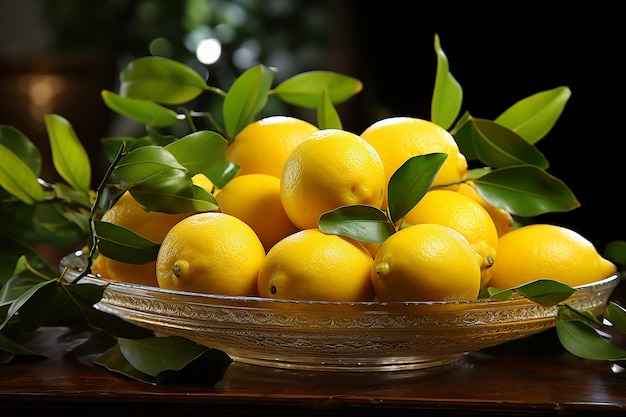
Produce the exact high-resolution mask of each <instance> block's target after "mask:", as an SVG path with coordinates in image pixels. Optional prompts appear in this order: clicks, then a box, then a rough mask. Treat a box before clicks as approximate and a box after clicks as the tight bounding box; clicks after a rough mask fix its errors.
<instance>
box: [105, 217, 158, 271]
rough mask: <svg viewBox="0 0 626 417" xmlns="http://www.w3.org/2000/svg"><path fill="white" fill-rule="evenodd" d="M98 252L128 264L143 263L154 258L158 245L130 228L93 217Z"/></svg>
mask: <svg viewBox="0 0 626 417" xmlns="http://www.w3.org/2000/svg"><path fill="white" fill-rule="evenodd" d="M94 233H95V236H96V240H97V244H98V252H100V253H101V254H103V255H104V256H106V257H108V258H111V259H116V260H118V261H120V262H125V263H129V264H144V263H147V262H151V261H154V260H156V257H157V254H158V252H159V247H160V245H159V244H158V243H156V242H153V241H151V240H149V239H146V238H145V237H142V236H140V235H138V234H137V233H135V232H133V231H132V230H130V229H127V228H125V227H122V226H118V225H116V224H113V223H108V222H104V221H101V220H96V219H94Z"/></svg>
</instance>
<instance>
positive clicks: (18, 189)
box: [0, 143, 45, 204]
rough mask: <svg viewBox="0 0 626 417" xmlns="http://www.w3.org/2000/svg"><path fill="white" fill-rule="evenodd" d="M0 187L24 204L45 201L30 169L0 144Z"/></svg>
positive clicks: (35, 177) (41, 189) (35, 176)
mask: <svg viewBox="0 0 626 417" xmlns="http://www.w3.org/2000/svg"><path fill="white" fill-rule="evenodd" d="M0 187H2V188H4V189H5V190H6V191H7V192H8V193H10V194H11V195H13V196H14V197H15V198H17V199H19V200H20V201H22V202H23V203H25V204H34V203H35V202H38V201H43V200H44V199H45V194H44V190H43V188H42V187H41V184H39V181H38V179H37V175H36V174H35V173H34V172H33V171H32V170H31V168H30V167H29V166H28V165H27V164H26V163H25V162H24V161H22V160H21V159H20V158H19V157H18V156H17V155H15V154H14V153H13V152H12V151H11V150H10V149H9V148H7V147H6V146H4V145H3V144H1V143H0Z"/></svg>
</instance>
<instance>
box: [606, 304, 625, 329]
mask: <svg viewBox="0 0 626 417" xmlns="http://www.w3.org/2000/svg"><path fill="white" fill-rule="evenodd" d="M603 314H604V318H606V319H607V320H608V321H609V322H611V325H613V327H614V328H615V329H617V330H619V331H620V332H622V333H626V309H624V307H622V306H620V305H618V304H616V303H615V302H613V301H609V303H608V304H607V306H606V308H605V309H604V313H603Z"/></svg>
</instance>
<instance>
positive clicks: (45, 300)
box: [0, 280, 57, 331]
mask: <svg viewBox="0 0 626 417" xmlns="http://www.w3.org/2000/svg"><path fill="white" fill-rule="evenodd" d="M56 285H57V283H56V281H55V280H48V281H42V282H39V283H37V284H34V285H32V286H30V287H28V288H27V289H26V290H25V291H24V292H22V293H21V294H20V295H19V296H18V297H17V298H15V299H14V300H13V301H12V302H11V303H10V304H9V307H8V310H7V313H6V316H5V318H4V320H3V322H2V323H1V324H0V329H2V328H4V326H5V325H6V324H7V323H8V322H9V320H10V319H11V318H12V317H13V316H14V315H15V314H16V313H17V312H18V311H20V313H21V311H22V309H23V308H24V307H25V306H27V305H28V304H30V305H31V306H33V305H34V306H36V309H37V311H38V313H37V314H34V315H32V314H26V317H24V314H20V322H21V324H22V326H21V327H22V328H23V330H24V331H32V330H35V329H37V327H39V326H40V325H41V324H42V323H43V322H44V320H45V314H46V310H47V308H48V307H49V306H50V300H51V298H52V297H53V294H54V292H55V291H56ZM27 310H28V307H27ZM27 310H26V311H27Z"/></svg>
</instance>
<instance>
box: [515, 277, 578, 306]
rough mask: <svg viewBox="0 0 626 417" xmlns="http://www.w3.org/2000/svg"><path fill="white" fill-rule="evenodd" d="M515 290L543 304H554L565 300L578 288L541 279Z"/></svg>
mask: <svg viewBox="0 0 626 417" xmlns="http://www.w3.org/2000/svg"><path fill="white" fill-rule="evenodd" d="M515 291H516V292H517V293H519V294H521V295H523V296H524V297H526V298H528V299H529V300H531V301H533V302H535V303H537V304H540V305H542V306H546V307H547V306H554V305H557V304H558V303H560V302H562V301H565V300H566V299H568V298H569V297H570V296H571V295H572V294H574V293H575V292H576V290H575V289H574V288H572V287H570V286H569V285H567V284H563V283H562V282H558V281H554V280H551V279H540V280H536V281H532V282H529V283H526V284H523V285H520V286H518V287H515Z"/></svg>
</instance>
